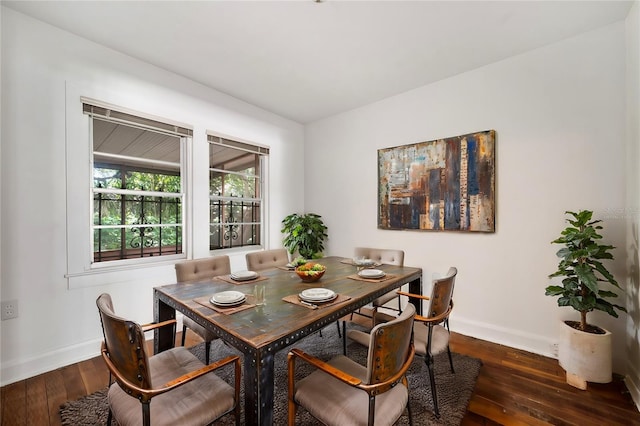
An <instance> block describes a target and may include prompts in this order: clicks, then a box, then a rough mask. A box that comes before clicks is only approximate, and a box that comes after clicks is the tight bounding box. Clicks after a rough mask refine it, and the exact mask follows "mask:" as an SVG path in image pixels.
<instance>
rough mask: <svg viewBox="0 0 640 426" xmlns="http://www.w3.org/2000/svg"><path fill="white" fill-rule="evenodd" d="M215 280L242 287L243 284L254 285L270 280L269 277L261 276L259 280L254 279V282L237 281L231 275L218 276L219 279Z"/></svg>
mask: <svg viewBox="0 0 640 426" xmlns="http://www.w3.org/2000/svg"><path fill="white" fill-rule="evenodd" d="M213 279H214V280H220V281H224V282H226V283H229V284H235V285H241V284H252V283H257V282H259V281H264V280H268V279H269V277H263V276H261V275H258V278H254V279H252V280H244V281H236V280H234V279H233V278H231V275H218V276H217V277H213Z"/></svg>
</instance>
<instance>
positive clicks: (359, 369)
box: [288, 305, 415, 426]
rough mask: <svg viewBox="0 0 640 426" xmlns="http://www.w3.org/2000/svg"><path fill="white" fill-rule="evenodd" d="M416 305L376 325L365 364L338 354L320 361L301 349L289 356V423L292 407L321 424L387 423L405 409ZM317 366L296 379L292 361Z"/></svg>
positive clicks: (393, 421)
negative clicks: (304, 410)
mask: <svg viewBox="0 0 640 426" xmlns="http://www.w3.org/2000/svg"><path fill="white" fill-rule="evenodd" d="M414 315H415V309H414V307H413V305H409V306H408V307H407V309H405V311H404V312H403V313H402V314H401V315H400V316H399V317H397V318H395V319H394V320H392V321H389V322H387V323H383V324H379V325H377V326H376V327H374V328H373V329H372V330H371V333H370V334H369V341H368V345H369V348H370V349H369V353H368V356H367V362H366V365H364V366H363V365H360V364H358V363H357V362H355V361H353V360H351V359H349V358H347V357H346V356H343V355H338V356H337V357H335V358H333V359H332V360H330V361H328V362H324V361H322V360H320V359H318V358H316V357H314V356H312V355H310V354H307V353H305V352H303V351H302V350H300V349H297V348H294V349H292V350H291V352H289V355H288V374H289V378H288V392H289V393H288V398H289V425H293V424H295V419H296V411H297V407H298V406H301V407H303V408H304V409H306V410H307V411H308V412H309V414H311V415H312V416H313V417H315V418H316V419H318V420H319V421H320V422H322V423H323V424H326V425H340V426H341V425H364V424H368V425H370V426H371V425H374V424H375V425H378V426H379V425H392V424H394V423H395V422H396V421H397V420H398V419H399V418H400V416H401V415H402V413H403V412H404V410H405V407H406V408H407V410H409V421H410V423H411V411H410V407H409V388H408V383H407V378H406V372H407V370H408V369H409V366H410V365H411V362H412V361H413V356H414V347H413V341H412V332H411V331H412V327H413V318H414ZM297 359H300V360H301V361H304V362H306V363H308V364H310V365H311V366H313V367H314V368H315V369H316V370H315V371H314V372H313V373H311V374H309V375H308V376H306V377H304V378H303V379H301V380H299V381H297V382H296V381H295V362H296V360H297Z"/></svg>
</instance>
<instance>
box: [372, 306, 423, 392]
mask: <svg viewBox="0 0 640 426" xmlns="http://www.w3.org/2000/svg"><path fill="white" fill-rule="evenodd" d="M415 313H416V311H415V308H414V306H413V305H412V304H409V305H407V308H406V309H405V310H404V311H403V312H402V314H401V315H400V316H399V317H398V318H396V319H394V320H392V321H389V322H386V323H382V324H379V325H377V326H375V327H374V328H373V330H371V333H370V335H369V336H370V337H369V338H370V341H369V353H368V357H367V381H368V383H369V384H376V383H380V382H384V381H385V380H387V379H389V378H391V377H393V376H394V375H396V374H397V373H398V372H399V371H400V370H401V369H402V367H403V365H404V364H405V363H406V361H407V356H408V354H409V347H410V345H411V341H412V330H413V318H414V316H415Z"/></svg>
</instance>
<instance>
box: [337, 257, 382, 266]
mask: <svg viewBox="0 0 640 426" xmlns="http://www.w3.org/2000/svg"><path fill="white" fill-rule="evenodd" d="M340 263H346V264H347V265H351V266H357V267H358V268H376V267H378V266H382V263H379V262H375V263H373V264H372V265H366V266H365V265H356V264H355V263H354V262H353V259H342V260H341V261H340Z"/></svg>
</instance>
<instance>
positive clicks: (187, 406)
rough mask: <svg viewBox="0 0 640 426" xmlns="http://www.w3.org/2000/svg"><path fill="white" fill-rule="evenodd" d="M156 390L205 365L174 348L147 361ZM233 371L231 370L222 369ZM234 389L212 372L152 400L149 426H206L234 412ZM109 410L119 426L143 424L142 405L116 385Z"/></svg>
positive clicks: (185, 350) (110, 393) (183, 350)
mask: <svg viewBox="0 0 640 426" xmlns="http://www.w3.org/2000/svg"><path fill="white" fill-rule="evenodd" d="M149 366H150V370H151V373H152V383H153V386H154V387H155V388H158V387H162V386H163V385H164V384H165V383H167V382H168V381H170V380H173V379H175V378H177V377H180V376H181V375H183V374H185V373H188V372H191V371H194V370H197V369H199V368H202V367H203V366H204V364H203V363H202V362H201V361H200V360H199V359H198V358H196V357H195V356H194V355H193V354H192V353H191V352H189V351H188V350H187V349H185V348H184V347H177V348H173V349H170V350H167V351H164V352H161V353H159V354H157V355H155V356H152V357H151V358H149ZM223 368H232V367H223ZM234 397H235V396H234V390H233V387H232V386H230V385H229V384H227V383H226V382H225V381H224V380H222V379H221V378H219V377H218V376H216V375H215V373H209V374H206V375H205V376H203V377H200V378H198V379H196V380H193V381H192V382H189V383H187V384H185V385H183V386H180V387H178V388H175V389H173V390H171V391H168V392H165V393H163V394H161V395H158V396H156V397H154V398H153V399H152V400H151V404H150V407H151V424H152V425H154V426H155V425H158V426H162V425H181V426H182V425H205V424H209V423H211V422H213V421H214V420H215V419H217V418H219V417H221V416H222V415H224V414H225V413H227V412H229V411H231V410H233V407H234ZM108 399H109V407H110V408H111V411H112V412H113V417H114V419H115V420H116V421H117V422H118V425H119V426H134V425H135V426H139V425H141V424H142V404H141V403H140V401H138V400H137V399H136V398H134V397H132V396H130V395H127V394H126V393H125V392H124V391H123V390H122V389H121V388H120V386H119V385H118V384H117V383H114V384H112V385H111V387H110V388H109V394H108Z"/></svg>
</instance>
